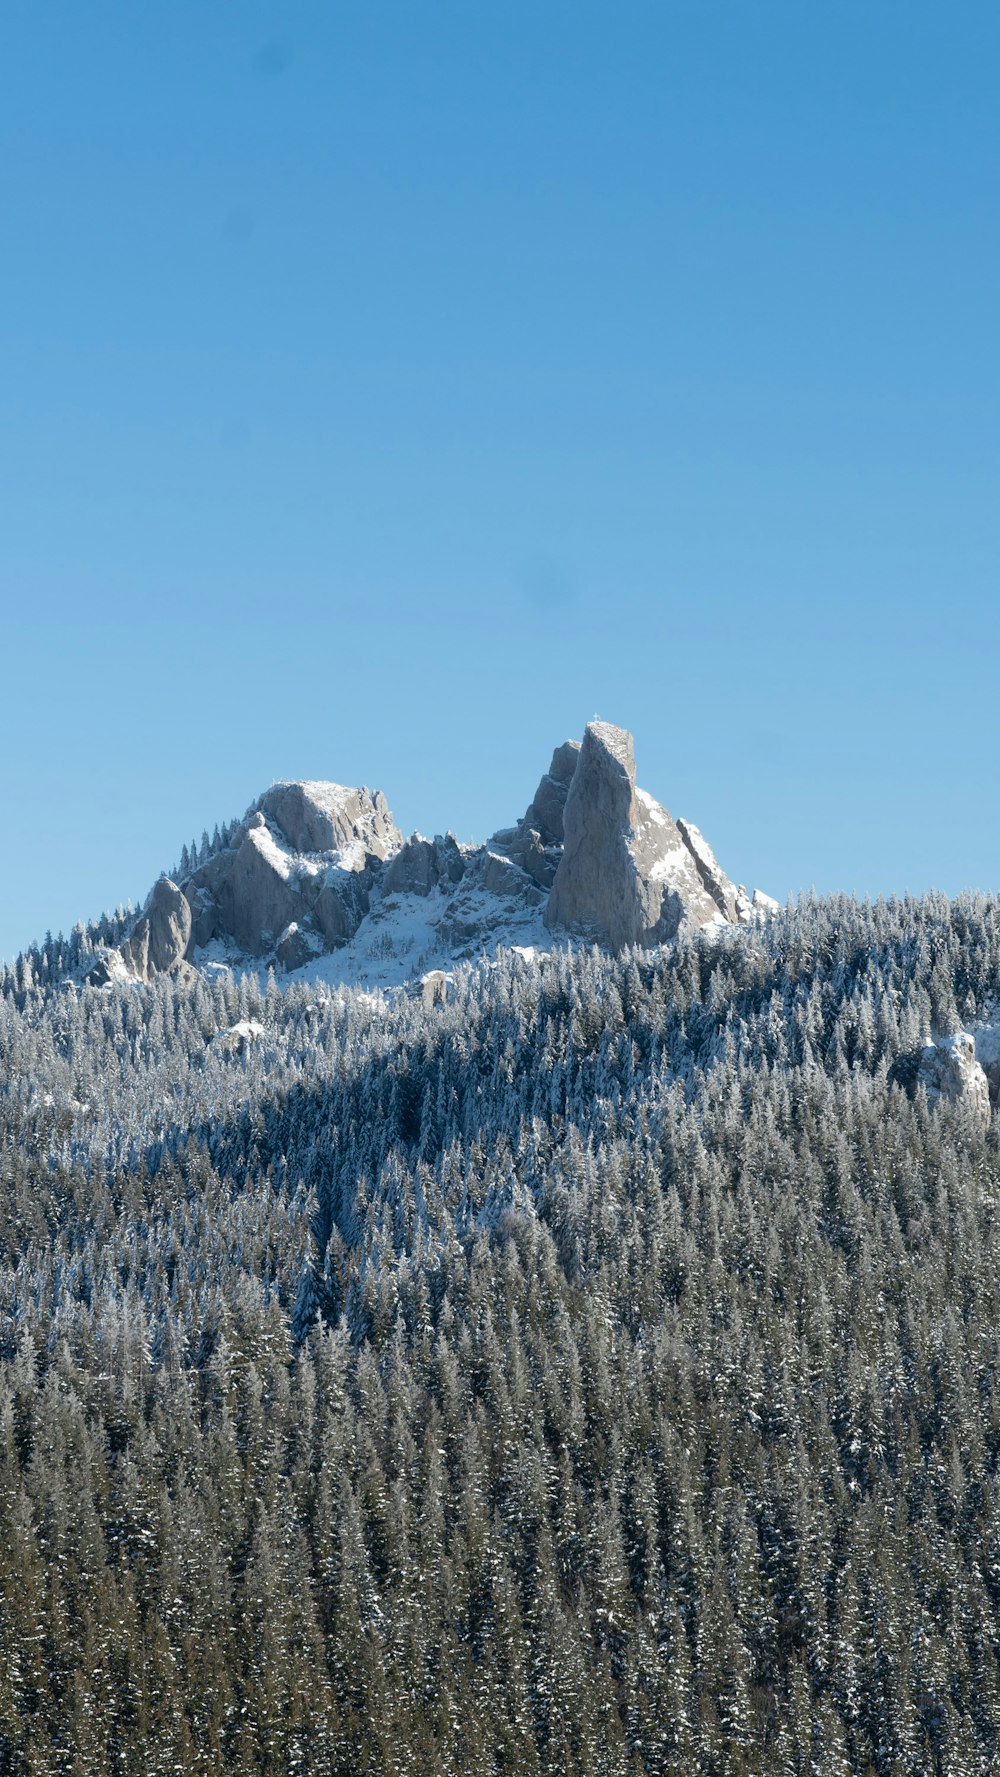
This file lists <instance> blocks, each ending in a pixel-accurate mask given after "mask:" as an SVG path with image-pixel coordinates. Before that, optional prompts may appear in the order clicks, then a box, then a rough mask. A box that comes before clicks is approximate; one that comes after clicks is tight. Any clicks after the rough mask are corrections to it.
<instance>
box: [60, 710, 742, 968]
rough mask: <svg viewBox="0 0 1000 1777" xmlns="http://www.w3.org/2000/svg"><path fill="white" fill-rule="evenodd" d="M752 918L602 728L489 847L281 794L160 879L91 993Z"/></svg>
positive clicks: (571, 743)
mask: <svg viewBox="0 0 1000 1777" xmlns="http://www.w3.org/2000/svg"><path fill="white" fill-rule="evenodd" d="M752 917H754V912H753V909H752V908H751V904H750V902H749V901H748V899H747V896H746V894H745V891H743V890H740V889H738V888H737V887H736V886H735V885H734V884H733V883H732V882H730V880H729V878H728V877H727V876H726V875H725V873H724V871H723V870H722V869H721V867H720V865H719V863H718V861H717V859H716V858H715V855H714V853H713V852H712V849H711V847H710V846H709V845H708V843H707V842H706V841H705V840H704V839H703V837H702V835H701V834H700V832H699V831H698V829H697V827H694V826H692V825H690V823H687V822H684V821H675V820H674V819H673V817H672V816H671V815H670V814H669V812H668V811H667V809H666V808H664V807H663V806H662V805H661V804H660V803H659V802H657V801H656V800H655V798H654V797H652V796H650V795H648V794H647V793H646V792H645V791H644V790H641V789H639V788H638V786H637V783H636V771H635V749H634V745H633V741H632V736H631V734H630V733H629V732H628V730H627V729H625V728H618V727H615V726H614V725H613V724H612V723H610V722H600V721H594V722H591V723H590V724H589V725H588V727H587V729H586V731H585V733H584V737H583V741H582V743H581V742H578V741H575V740H567V741H563V742H562V743H561V744H560V745H559V746H557V747H556V748H555V751H554V752H553V754H552V759H551V762H550V764H549V767H548V770H547V771H545V772H543V774H542V776H541V778H540V780H539V783H538V787H537V788H536V790H535V793H534V796H533V797H532V800H531V802H530V803H529V804H528V807H527V809H526V811H525V813H524V815H523V816H522V817H521V819H520V821H518V822H517V824H516V825H515V826H514V827H509V828H505V829H504V830H503V831H501V832H499V833H495V834H494V835H493V837H492V839H491V840H490V841H489V843H488V844H487V845H462V844H460V843H459V842H458V840H456V838H455V837H454V835H453V834H450V833H449V834H447V835H446V836H445V837H444V838H441V837H440V836H438V837H436V838H434V839H427V838H424V837H423V835H421V834H419V833H415V834H413V835H412V836H411V838H409V839H404V837H403V834H402V833H401V832H400V830H399V828H398V827H397V826H396V823H395V821H394V820H393V817H392V813H391V811H390V809H389V805H388V803H387V802H386V799H385V797H384V796H383V794H382V792H381V791H380V790H374V791H373V790H369V789H367V788H365V787H361V788H351V787H349V786H347V785H344V784H337V783H327V782H321V781H317V780H313V779H295V780H290V781H282V782H279V783H274V784H272V785H271V786H270V788H269V789H267V790H265V791H264V792H263V794H262V795H261V796H259V797H258V798H257V800H256V801H255V802H254V803H253V804H252V805H251V807H250V808H249V809H248V810H247V813H246V814H245V815H244V817H243V819H242V820H241V821H239V822H237V823H236V824H235V825H234V826H232V827H230V828H227V829H226V830H225V832H224V834H223V836H222V838H221V840H219V841H217V843H216V845H215V848H214V849H209V850H207V851H206V850H205V849H204V848H203V849H202V850H201V851H200V852H199V854H198V856H197V858H196V859H191V860H188V859H187V857H186V859H185V867H184V869H182V871H181V872H180V873H178V874H177V875H176V879H174V878H170V877H163V878H161V879H160V881H159V882H158V883H157V884H156V885H155V887H154V889H153V891H152V892H151V894H150V896H149V898H148V900H147V902H146V904H145V906H144V908H143V910H142V913H141V914H140V915H138V916H137V917H136V919H135V921H134V923H133V925H132V927H131V930H130V931H129V932H128V935H127V937H126V938H125V940H124V941H123V942H122V943H121V944H120V945H119V946H118V947H117V949H115V950H113V951H108V950H105V951H104V952H103V953H102V954H101V955H100V956H99V958H98V959H97V961H96V962H95V964H94V965H93V967H92V969H91V973H90V979H91V980H92V981H94V982H97V983H107V982H109V981H113V980H125V979H131V980H143V981H147V980H150V979H152V977H153V976H155V975H157V974H162V973H171V974H174V975H182V974H184V973H185V972H190V971H193V970H194V969H201V970H208V971H211V970H213V969H216V968H225V967H230V968H231V967H241V966H243V967H245V966H247V965H248V964H250V963H253V964H257V965H266V964H271V965H273V966H275V967H277V968H279V969H282V970H284V971H287V972H294V971H296V970H301V969H303V968H305V967H306V966H309V967H311V968H313V969H314V970H315V969H319V968H320V967H321V965H322V972H323V973H324V974H325V976H326V977H328V978H330V979H334V978H338V977H339V978H340V979H344V980H349V979H350V980H368V981H371V982H372V983H373V984H386V985H387V984H389V983H390V982H391V981H394V980H395V981H399V980H402V979H405V978H407V977H408V976H409V975H410V974H417V975H419V973H420V971H421V970H424V971H426V970H427V969H435V968H436V969H441V968H447V967H449V966H451V964H453V963H454V962H455V961H457V960H459V959H461V958H463V957H474V956H477V955H482V954H483V953H484V952H486V953H489V952H490V951H492V950H493V949H494V948H495V947H496V945H497V944H506V945H521V946H525V945H527V946H530V947H532V948H539V947H550V946H551V945H552V943H553V942H554V941H555V942H559V941H565V940H566V939H567V938H572V937H574V936H578V937H581V938H584V939H585V940H587V941H593V942H597V943H599V944H603V945H605V946H607V947H608V948H609V949H612V950H621V949H623V948H625V947H626V946H628V945H631V944H640V945H647V946H648V945H655V944H659V943H663V942H665V941H668V940H670V939H672V938H674V937H675V936H676V935H677V933H678V932H679V931H680V930H681V929H682V927H685V926H700V925H708V924H712V923H715V924H720V925H721V924H723V923H729V924H738V923H742V922H744V921H745V920H747V919H749V918H752ZM324 959H329V960H324Z"/></svg>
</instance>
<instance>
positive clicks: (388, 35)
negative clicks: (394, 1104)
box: [0, 0, 1000, 956]
mask: <svg viewBox="0 0 1000 1777" xmlns="http://www.w3.org/2000/svg"><path fill="white" fill-rule="evenodd" d="M998 76H1000V8H998V7H997V6H996V4H995V0H989V3H988V4H981V5H977V4H964V3H963V0H956V3H955V4H954V5H949V6H944V5H942V4H941V3H940V0H934V3H933V4H928V3H926V0H905V3H904V0H891V3H889V0H860V3H857V0H837V3H836V4H828V5H818V4H817V5H804V4H802V0H788V3H779V0H753V3H750V0H728V3H717V0H687V3H678V0H652V3H650V4H648V5H640V4H635V3H634V0H614V3H613V4H612V3H611V0H603V3H602V4H600V5H594V4H590V3H588V0H567V3H566V4H556V3H554V0H502V3H497V4H494V3H492V0H474V3H470V0H448V3H446V4H440V3H438V0H357V3H355V0H316V3H315V4H308V5H306V4H297V3H296V0H281V3H280V4H278V0H272V3H270V4H266V5H264V4H260V3H258V0H238V3H237V0H144V4H142V5H137V4H135V0H123V3H121V4H110V3H107V0H86V3H85V4H83V3H81V0H45V4H44V5H38V4H37V3H36V0H8V3H7V5H6V6H5V8H4V18H3V33H2V42H0V416H2V424H0V610H2V662H3V673H2V692H0V774H2V775H0V836H2V837H0V955H7V956H10V955H12V954H13V953H14V952H16V951H17V950H18V949H19V948H20V947H21V946H22V945H23V944H25V943H27V942H28V941H29V940H31V939H33V938H35V937H39V936H41V935H42V934H43V933H44V931H45V929H46V928H47V927H51V928H52V929H53V930H56V929H58V928H60V927H62V928H65V929H68V928H69V926H70V925H72V923H73V922H74V921H75V920H76V919H77V918H81V917H90V916H93V915H96V914H97V913H99V912H100V911H101V909H102V908H103V907H105V906H113V905H114V904H115V903H116V902H118V901H119V900H124V899H125V898H126V897H129V896H131V897H132V898H133V899H134V900H135V899H139V898H141V896H142V895H143V894H144V893H145V891H146V889H147V888H148V887H149V886H150V885H151V883H152V881H153V880H154V878H155V876H156V875H157V874H158V872H159V870H160V869H161V868H162V867H165V866H167V865H169V864H170V863H171V862H172V861H173V860H175V858H176V857H177V855H178V853H179V851H180V848H181V845H182V844H183V843H184V841H185V840H188V839H190V838H192V837H195V836H198V835H200V833H201V831H202V828H203V827H205V826H208V827H209V828H211V827H212V826H213V825H214V824H215V822H216V821H220V822H221V821H222V820H224V819H226V818H228V817H230V816H232V815H236V814H239V813H241V812H242V811H243V809H244V808H245V807H246V805H247V804H248V802H250V801H251V800H252V798H253V797H254V796H255V795H256V794H257V793H258V792H259V791H260V790H261V789H263V788H264V787H265V786H266V785H267V784H268V783H269V782H270V781H271V780H272V779H273V778H275V777H288V776H305V777H329V778H335V779H339V780H340V781H342V782H347V783H359V782H364V783H369V784H371V785H373V786H379V787H381V788H382V789H384V790H385V792H386V794H387V796H388V798H389V801H390V804H391V806H392V808H393V810H394V812H395V814H396V817H397V820H398V821H399V822H400V824H401V825H402V826H404V827H405V828H407V829H411V828H413V827H417V826H419V827H420V828H421V829H422V830H424V831H426V832H433V831H435V830H442V829H444V828H445V827H447V826H451V827H452V828H454V830H455V831H456V832H457V833H458V835H459V837H460V838H469V837H474V836H477V837H485V836H486V835H487V834H488V833H489V832H490V831H492V830H493V828H495V827H497V826H499V825H501V824H504V823H506V822H508V821H510V820H512V819H514V818H515V817H516V816H517V815H519V814H520V813H521V812H522V811H523V809H524V807H525V805H526V804H527V802H528V800H529V798H530V796H531V794H532V792H533V789H534V786H535V783H536V781H537V778H538V775H539V773H540V771H541V770H542V769H543V768H544V766H545V765H546V763H547V761H548V757H549V754H550V752H551V749H552V746H553V745H554V744H555V743H556V742H557V741H559V740H561V739H562V738H563V737H564V736H566V735H569V734H576V735H578V734H580V733H581V731H582V728H583V725H584V723H585V722H586V721H587V720H588V719H589V718H590V717H591V716H592V715H594V714H600V715H601V716H602V717H604V718H605V719H607V720H611V721H615V722H620V723H623V724H625V725H626V726H628V727H630V728H632V730H633V732H634V734H635V737H636V749H637V755H638V760H639V768H640V782H642V783H643V785H644V786H645V787H646V788H648V789H649V790H651V791H653V792H654V793H655V794H656V795H658V796H659V797H660V798H661V799H662V800H663V801H665V802H666V803H667V805H668V806H669V807H670V808H671V809H672V810H673V811H674V812H675V813H678V814H683V815H686V816H688V817H689V818H690V819H693V820H695V821H696V822H697V823H698V824H699V825H700V826H701V827H702V828H703V829H704V831H705V833H706V834H707V835H708V837H709V838H710V839H711V840H712V842H713V843H714V844H715V847H716V849H717V851H718V853H719V855H720V858H721V860H722V862H723V864H724V865H725V866H726V867H727V868H728V870H729V871H730V873H731V874H732V875H734V876H736V877H738V878H740V879H742V880H744V881H747V882H750V883H751V884H754V883H757V884H760V885H761V886H762V887H764V888H766V889H768V890H769V891H771V892H772V893H774V894H776V895H778V896H780V897H784V896H785V894H786V893H788V892H789V891H795V890H797V889H799V888H801V887H809V886H815V887H816V888H818V889H820V890H829V889H839V888H844V889H854V890H857V891H859V892H861V893H880V892H888V891H892V890H902V889H906V888H910V889H915V890H919V889H923V888H926V887H930V886H936V887H938V888H942V889H945V890H947V891H949V892H954V891H957V890H959V889H960V888H963V887H981V888H993V889H997V888H1000V819H998V815H1000V808H998V795H997V766H998V750H1000V719H998V698H997V684H998V668H1000V646H998V640H997V629H998V624H997V613H998V591H1000V587H998V574H997V566H998V546H1000V499H998V493H1000V489H998V467H1000V461H998V459H1000V450H998V417H1000V410H998V392H1000V391H998V383H1000V354H998V348H997V326H998V315H1000V107H998V104H997V81H998Z"/></svg>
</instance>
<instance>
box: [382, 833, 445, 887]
mask: <svg viewBox="0 0 1000 1777" xmlns="http://www.w3.org/2000/svg"><path fill="white" fill-rule="evenodd" d="M464 875H465V859H464V858H463V856H462V853H461V851H460V849H459V845H458V841H457V839H456V838H455V836H454V834H453V833H448V834H447V835H446V836H445V838H444V839H442V838H440V837H438V838H435V839H425V838H424V836H423V834H422V833H414V834H413V835H412V837H411V838H409V839H408V840H407V841H406V843H405V845H403V846H402V848H401V849H400V850H399V851H398V852H397V853H396V856H395V857H394V858H393V859H392V862H391V863H390V864H389V865H388V867H387V869H386V871H385V875H384V877H383V886H384V888H385V890H386V893H387V894H397V895H429V894H430V892H431V890H432V889H435V888H438V887H439V886H440V885H441V884H442V883H449V882H450V883H456V882H461V880H462V877H463V876H464Z"/></svg>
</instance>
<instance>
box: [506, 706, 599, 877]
mask: <svg viewBox="0 0 1000 1777" xmlns="http://www.w3.org/2000/svg"><path fill="white" fill-rule="evenodd" d="M579 756H580V742H579V741H578V740H564V741H563V743H562V746H560V747H556V749H555V752H554V753H553V755H552V763H551V765H550V766H549V769H548V771H547V772H546V773H545V774H544V776H543V777H542V779H541V781H540V782H539V785H538V788H537V790H536V791H535V794H534V796H533V797H532V799H531V801H530V802H529V804H528V807H527V809H526V810H525V813H524V814H523V815H522V817H521V819H520V820H519V821H518V823H517V826H516V827H505V828H503V829H502V831H501V832H499V833H494V835H493V838H492V840H491V841H490V843H491V845H492V846H493V847H494V849H495V850H496V851H500V852H503V853H504V854H505V855H506V856H507V857H508V858H512V859H513V861H514V863H515V864H517V865H519V867H520V868H521V869H522V870H524V871H526V872H527V874H528V875H529V876H530V877H531V880H532V882H533V883H535V885H536V887H538V888H541V889H548V888H551V887H552V884H553V882H554V881H555V875H556V871H557V869H558V868H559V859H560V857H561V855H562V843H563V810H564V809H565V807H566V797H567V795H568V793H569V786H570V784H571V782H572V780H573V773H574V772H575V770H576V762H577V759H578V758H579Z"/></svg>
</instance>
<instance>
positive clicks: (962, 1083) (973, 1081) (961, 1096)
mask: <svg viewBox="0 0 1000 1777" xmlns="http://www.w3.org/2000/svg"><path fill="white" fill-rule="evenodd" d="M917 1083H918V1084H919V1085H921V1086H923V1087H924V1088H925V1090H926V1092H927V1096H928V1098H929V1099H930V1100H931V1101H932V1102H933V1101H934V1100H935V1099H947V1100H948V1101H949V1102H950V1103H952V1104H961V1105H964V1106H965V1108H966V1109H967V1110H968V1111H969V1113H970V1115H971V1116H972V1117H974V1118H975V1120H976V1122H977V1123H981V1124H983V1125H984V1126H985V1125H986V1124H987V1123H988V1122H989V1120H990V1088H989V1082H988V1080H987V1077H986V1073H985V1070H984V1069H983V1067H982V1065H981V1063H980V1062H979V1061H978V1060H977V1059H976V1039H975V1037H974V1036H972V1035H970V1033H969V1032H968V1031H967V1030H957V1031H954V1032H953V1033H952V1034H951V1035H950V1036H947V1037H939V1038H938V1039H937V1041H936V1042H933V1043H928V1044H927V1045H926V1047H925V1048H924V1049H923V1050H922V1051H921V1054H920V1060H919V1063H918V1067H917Z"/></svg>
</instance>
